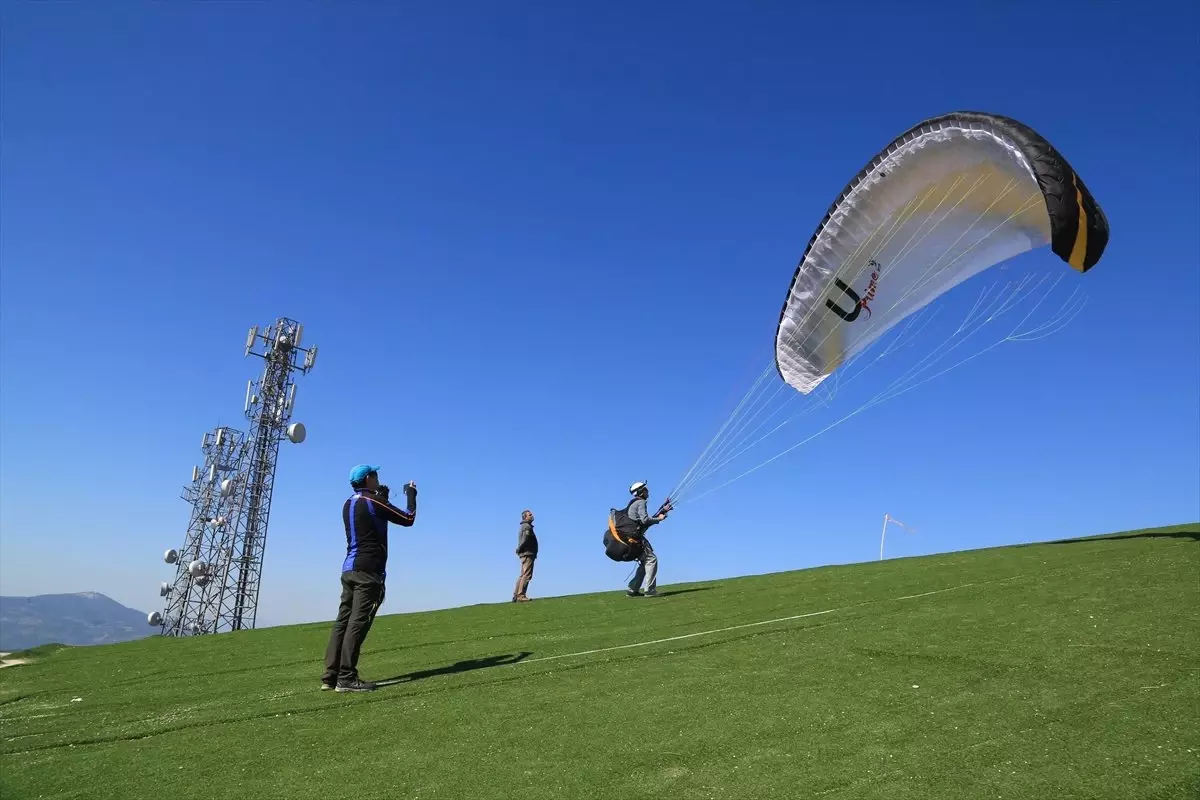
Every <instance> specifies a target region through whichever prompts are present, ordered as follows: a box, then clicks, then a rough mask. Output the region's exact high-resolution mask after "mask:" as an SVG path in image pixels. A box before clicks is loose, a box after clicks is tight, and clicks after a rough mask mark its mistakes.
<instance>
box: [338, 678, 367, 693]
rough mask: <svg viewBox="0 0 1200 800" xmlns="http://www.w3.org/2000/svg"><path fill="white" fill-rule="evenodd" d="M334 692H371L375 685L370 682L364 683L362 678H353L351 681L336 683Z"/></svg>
mask: <svg viewBox="0 0 1200 800" xmlns="http://www.w3.org/2000/svg"><path fill="white" fill-rule="evenodd" d="M334 691H335V692H373V691H375V684H373V683H371V682H370V681H364V680H363V679H362V678H355V679H354V680H352V681H338V685H337V688H336V689H334Z"/></svg>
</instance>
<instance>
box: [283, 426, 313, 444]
mask: <svg viewBox="0 0 1200 800" xmlns="http://www.w3.org/2000/svg"><path fill="white" fill-rule="evenodd" d="M287 437H288V439H289V440H290V441H291V443H292V444H300V443H301V442H303V441H304V440H305V439H306V438H308V430H307V429H305V427H304V423H303V422H293V423H292V424H291V425H288V429H287Z"/></svg>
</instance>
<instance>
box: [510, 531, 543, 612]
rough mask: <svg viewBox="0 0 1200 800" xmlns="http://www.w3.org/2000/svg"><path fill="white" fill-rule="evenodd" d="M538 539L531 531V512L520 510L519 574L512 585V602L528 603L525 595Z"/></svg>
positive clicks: (531, 574) (531, 577)
mask: <svg viewBox="0 0 1200 800" xmlns="http://www.w3.org/2000/svg"><path fill="white" fill-rule="evenodd" d="M537 554H538V540H537V534H535V533H534V532H533V512H532V511H530V510H529V509H528V508H527V509H525V510H524V511H522V512H521V528H520V530H518V531H517V558H519V559H521V574H520V576H519V577H518V578H517V585H516V586H515V587H513V599H512V601H513V602H514V603H528V602H529V598H528V597H526V596H525V592H526V590H528V589H529V581H531V580H533V562H534V561H536V560H537Z"/></svg>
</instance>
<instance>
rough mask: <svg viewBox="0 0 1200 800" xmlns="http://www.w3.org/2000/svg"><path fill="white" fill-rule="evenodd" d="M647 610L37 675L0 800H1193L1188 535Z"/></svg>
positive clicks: (1032, 549)
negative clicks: (346, 665) (337, 680)
mask: <svg viewBox="0 0 1200 800" xmlns="http://www.w3.org/2000/svg"><path fill="white" fill-rule="evenodd" d="M397 591H401V592H402V591H403V587H395V588H393V589H392V592H397ZM662 595H663V596H661V597H658V598H654V599H629V598H626V597H624V596H623V595H622V594H620V593H617V592H612V593H608V594H595V595H582V596H575V597H566V598H557V599H543V600H537V601H535V602H533V603H530V604H527V605H512V604H507V603H505V604H497V605H483V606H474V607H469V608H461V609H454V610H448V611H436V612H427V613H419V614H403V615H394V616H383V617H380V618H379V619H378V620H377V622H376V627H375V630H374V631H372V633H371V638H370V639H369V640H368V642H367V646H366V648H365V649H364V655H363V659H362V663H361V667H362V670H363V674H364V675H365V676H366V677H368V678H374V679H391V680H390V683H389V685H387V686H385V687H383V688H381V689H380V690H379V691H376V692H374V693H372V694H365V695H337V694H334V693H332V692H321V691H319V681H320V673H321V664H320V661H321V654H322V651H323V648H324V646H325V640H326V636H327V633H328V625H327V624H313V625H300V626H294V627H290V628H275V629H270V630H261V631H248V632H241V633H236V634H226V635H221V636H213V637H198V638H186V639H177V640H169V639H162V638H157V637H156V638H153V639H149V640H141V641H136V642H130V643H125V644H117V645H111V646H105V647H102V648H81V649H75V648H61V649H52V648H51V649H50V650H52V652H47V651H46V650H43V651H42V652H40V653H35V654H33V658H32V661H31V663H29V664H26V665H23V666H18V667H11V668H8V669H4V670H0V797H3V798H5V800H9V798H13V799H14V800H15V799H16V798H45V799H47V800H48V799H49V798H89V799H95V800H99V799H100V798H122V799H124V798H134V797H171V798H175V799H176V800H180V799H181V798H206V799H207V800H217V799H218V798H231V799H232V798H238V799H239V800H241V799H242V798H322V800H324V799H325V798H330V797H346V798H355V800H359V799H360V798H422V799H426V798H428V799H430V800H432V799H433V798H445V799H446V800H468V799H470V798H518V797H519V798H522V799H523V800H541V799H542V798H546V799H549V798H554V799H555V800H570V799H572V798H622V800H625V799H626V798H685V799H686V800H691V799H692V798H717V799H720V798H789V799H790V798H809V797H818V798H837V799H839V800H840V799H842V798H854V799H855V800H872V799H875V798H878V800H901V799H902V798H912V800H931V799H932V798H948V799H953V800H960V799H967V800H975V798H1055V799H1056V800H1065V799H1066V798H1088V799H1089V800H1094V799H1095V798H1120V799H1121V800H1130V799H1131V798H1143V799H1145V800H1150V799H1151V798H1157V799H1160V800H1166V799H1167V798H1193V799H1194V798H1196V797H1200V525H1189V526H1184V527H1177V528H1166V529H1157V530H1152V531H1140V532H1134V533H1129V534H1123V535H1114V536H1110V537H1106V538H1094V539H1081V540H1073V541H1068V542H1060V543H1052V544H1038V545H1027V546H1018V547H1008V548H999V549H991V550H978V551H971V552H959V553H952V554H946V555H939V556H930V557H922V558H911V559H897V560H890V561H884V562H879V563H870V564H859V565H854V566H842V567H826V568H821V569H811V570H804V571H800V572H789V573H781V574H774V575H767V576H758V577H749V578H739V579H734V580H725V581H719V582H712V583H704V584H696V585H689V586H673V587H665V589H664V590H663V592H662Z"/></svg>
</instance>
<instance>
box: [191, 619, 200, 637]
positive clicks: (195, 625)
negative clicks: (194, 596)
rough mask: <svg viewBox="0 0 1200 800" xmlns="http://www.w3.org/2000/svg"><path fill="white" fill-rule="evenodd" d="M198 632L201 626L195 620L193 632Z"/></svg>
mask: <svg viewBox="0 0 1200 800" xmlns="http://www.w3.org/2000/svg"><path fill="white" fill-rule="evenodd" d="M198 633H200V626H199V625H198V624H196V623H195V622H193V623H192V634H193V635H195V634H198Z"/></svg>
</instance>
